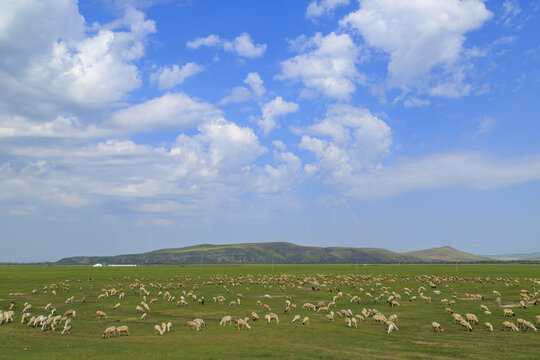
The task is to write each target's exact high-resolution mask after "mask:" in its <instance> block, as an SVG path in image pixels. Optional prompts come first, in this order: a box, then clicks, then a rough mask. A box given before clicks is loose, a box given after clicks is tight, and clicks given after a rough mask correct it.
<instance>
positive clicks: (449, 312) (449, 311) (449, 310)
mask: <svg viewBox="0 0 540 360" xmlns="http://www.w3.org/2000/svg"><path fill="white" fill-rule="evenodd" d="M444 312H445V313H446V314H452V313H453V312H454V311H453V310H452V309H450V308H444Z"/></svg>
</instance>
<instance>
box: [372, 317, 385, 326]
mask: <svg viewBox="0 0 540 360" xmlns="http://www.w3.org/2000/svg"><path fill="white" fill-rule="evenodd" d="M386 321H387V319H386V317H385V316H384V315H383V314H375V315H374V316H373V318H372V321H371V322H372V323H373V324H374V323H376V322H378V323H381V324H383V325H384V323H386Z"/></svg>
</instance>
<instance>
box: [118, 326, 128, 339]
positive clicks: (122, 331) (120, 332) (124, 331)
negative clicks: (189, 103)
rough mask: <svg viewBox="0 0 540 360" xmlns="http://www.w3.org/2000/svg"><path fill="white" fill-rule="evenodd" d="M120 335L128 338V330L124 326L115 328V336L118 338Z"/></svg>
mask: <svg viewBox="0 0 540 360" xmlns="http://www.w3.org/2000/svg"><path fill="white" fill-rule="evenodd" d="M122 334H125V335H126V336H129V329H128V327H127V326H126V325H122V326H119V327H117V328H116V336H120V335H122Z"/></svg>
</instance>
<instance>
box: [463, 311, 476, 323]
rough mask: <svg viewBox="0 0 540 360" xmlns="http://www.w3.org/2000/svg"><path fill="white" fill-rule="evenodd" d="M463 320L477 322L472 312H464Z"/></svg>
mask: <svg viewBox="0 0 540 360" xmlns="http://www.w3.org/2000/svg"><path fill="white" fill-rule="evenodd" d="M465 320H467V321H468V322H469V323H474V324H478V318H477V317H476V315H474V314H470V313H467V314H465Z"/></svg>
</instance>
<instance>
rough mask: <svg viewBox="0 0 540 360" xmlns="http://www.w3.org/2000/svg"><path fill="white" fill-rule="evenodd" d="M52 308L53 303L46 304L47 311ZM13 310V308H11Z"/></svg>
mask: <svg viewBox="0 0 540 360" xmlns="http://www.w3.org/2000/svg"><path fill="white" fill-rule="evenodd" d="M51 309H52V304H51V303H48V304H47V305H46V306H45V309H44V310H45V311H49V310H51ZM10 310H11V309H10Z"/></svg>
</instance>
